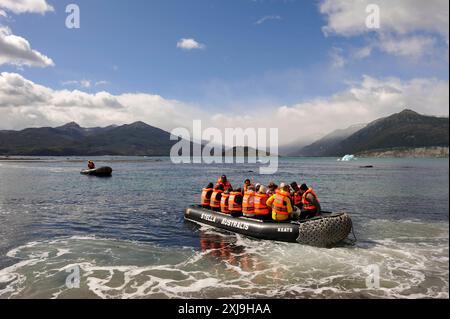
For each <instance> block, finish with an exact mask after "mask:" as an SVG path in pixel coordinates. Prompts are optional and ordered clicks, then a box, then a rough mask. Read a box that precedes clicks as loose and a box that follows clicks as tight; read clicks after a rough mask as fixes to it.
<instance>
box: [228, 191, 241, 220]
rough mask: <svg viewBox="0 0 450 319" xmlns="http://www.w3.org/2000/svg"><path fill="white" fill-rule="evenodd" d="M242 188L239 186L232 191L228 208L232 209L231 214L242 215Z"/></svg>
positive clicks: (234, 215)
mask: <svg viewBox="0 0 450 319" xmlns="http://www.w3.org/2000/svg"><path fill="white" fill-rule="evenodd" d="M242 199H243V197H242V189H241V188H238V189H236V190H234V191H232V192H230V198H229V199H228V209H229V210H230V211H231V216H233V217H240V216H242Z"/></svg>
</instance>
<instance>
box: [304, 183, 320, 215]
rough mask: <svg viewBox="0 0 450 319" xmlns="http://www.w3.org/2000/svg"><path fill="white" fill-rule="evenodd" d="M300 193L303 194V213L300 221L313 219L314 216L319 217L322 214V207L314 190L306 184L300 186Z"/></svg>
mask: <svg viewBox="0 0 450 319" xmlns="http://www.w3.org/2000/svg"><path fill="white" fill-rule="evenodd" d="M300 192H301V194H302V204H303V207H302V211H301V214H300V219H307V218H312V217H314V216H319V215H320V212H321V207H320V203H319V199H318V198H317V195H316V193H315V192H314V190H313V189H312V188H309V187H308V186H307V185H306V184H302V186H300Z"/></svg>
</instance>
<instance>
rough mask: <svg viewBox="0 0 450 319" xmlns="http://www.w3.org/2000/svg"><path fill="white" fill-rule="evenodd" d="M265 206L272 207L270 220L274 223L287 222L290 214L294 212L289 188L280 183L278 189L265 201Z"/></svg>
mask: <svg viewBox="0 0 450 319" xmlns="http://www.w3.org/2000/svg"><path fill="white" fill-rule="evenodd" d="M266 204H267V205H269V206H272V219H273V220H274V221H277V222H284V221H288V220H289V218H290V217H291V213H292V212H293V211H294V209H293V208H292V204H291V199H290V193H289V186H288V185H285V184H284V183H281V184H280V188H278V190H277V191H276V192H275V194H274V195H272V196H271V197H270V198H269V199H268V200H267V202H266Z"/></svg>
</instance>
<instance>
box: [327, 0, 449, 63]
mask: <svg viewBox="0 0 450 319" xmlns="http://www.w3.org/2000/svg"><path fill="white" fill-rule="evenodd" d="M373 3H374V2H373V1H372V0H323V1H322V2H321V4H320V12H321V13H322V14H323V15H325V17H326V20H327V24H326V26H324V27H323V32H324V33H325V35H327V36H328V35H333V34H334V35H339V36H345V37H352V36H360V35H365V36H371V35H373V36H374V37H375V39H372V41H371V42H372V43H373V45H372V46H370V50H369V47H366V48H363V49H361V50H362V51H360V53H361V54H360V55H359V57H360V58H364V57H368V56H369V55H370V53H371V52H372V49H378V50H380V51H382V52H385V53H388V54H393V55H396V56H409V57H412V58H420V57H423V56H425V55H438V54H441V55H442V51H443V50H444V51H445V52H444V53H445V54H447V53H448V43H449V40H448V39H449V33H448V32H449V31H448V30H449V2H448V0H430V1H422V0H396V1H391V0H378V1H376V4H377V5H378V6H379V8H380V28H379V29H369V28H368V27H367V26H366V18H367V16H368V13H366V8H367V6H368V5H369V4H373ZM443 47H445V49H443ZM356 57H358V55H357V56H356Z"/></svg>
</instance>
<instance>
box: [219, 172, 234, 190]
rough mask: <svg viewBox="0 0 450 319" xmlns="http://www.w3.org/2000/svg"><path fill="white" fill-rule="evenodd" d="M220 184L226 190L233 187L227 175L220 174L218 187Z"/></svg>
mask: <svg viewBox="0 0 450 319" xmlns="http://www.w3.org/2000/svg"><path fill="white" fill-rule="evenodd" d="M219 185H223V190H224V191H226V190H229V189H230V188H231V184H230V182H229V181H228V179H227V177H226V176H225V175H222V176H220V177H219V179H218V180H217V184H216V187H217V186H219Z"/></svg>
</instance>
